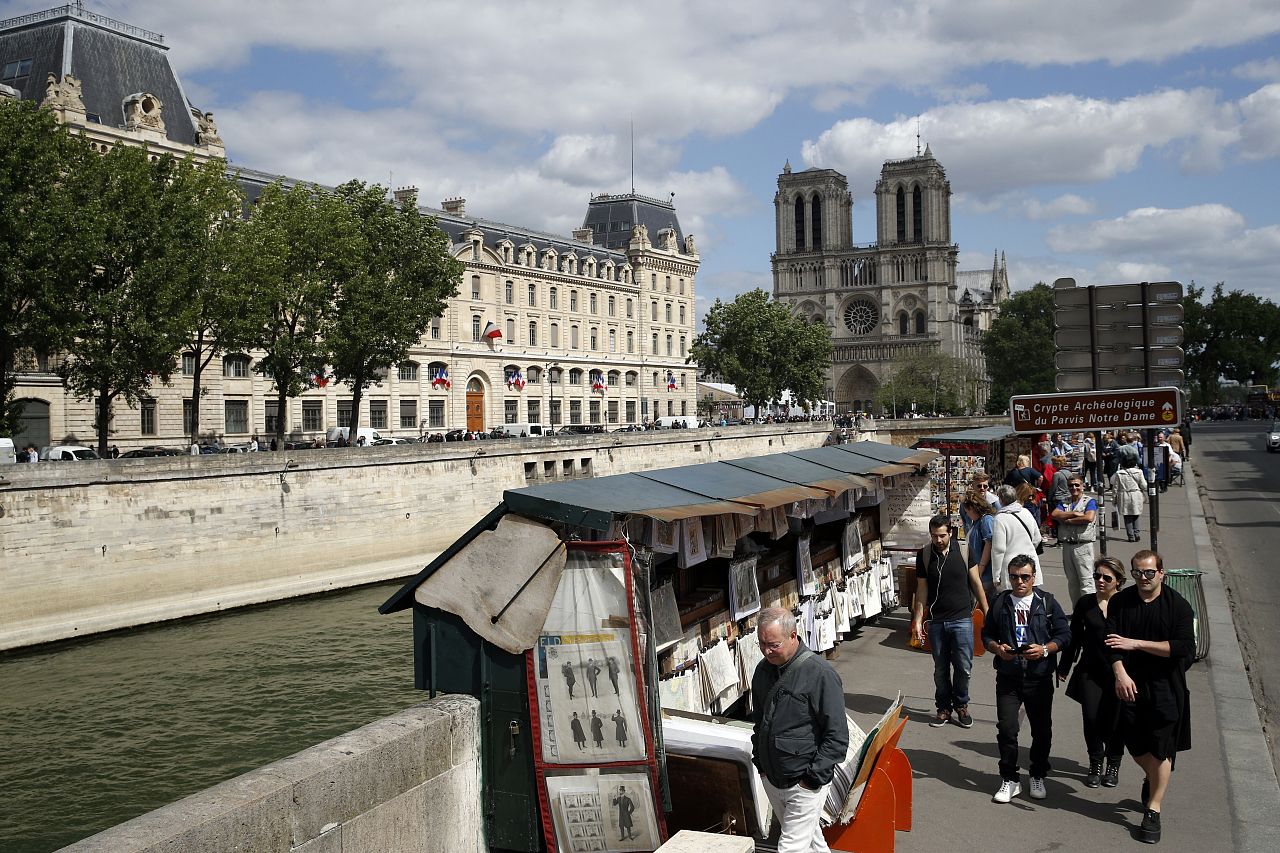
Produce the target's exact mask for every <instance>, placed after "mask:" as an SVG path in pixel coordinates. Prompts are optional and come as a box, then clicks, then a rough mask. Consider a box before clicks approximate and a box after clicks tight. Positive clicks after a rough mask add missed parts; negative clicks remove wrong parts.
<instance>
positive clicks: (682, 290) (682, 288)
mask: <svg viewBox="0 0 1280 853" xmlns="http://www.w3.org/2000/svg"><path fill="white" fill-rule="evenodd" d="M680 295H681V296H684V279H680Z"/></svg>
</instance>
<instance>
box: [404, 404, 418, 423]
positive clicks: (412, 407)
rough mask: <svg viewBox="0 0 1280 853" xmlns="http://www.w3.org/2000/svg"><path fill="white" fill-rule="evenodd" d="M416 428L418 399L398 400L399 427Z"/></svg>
mask: <svg viewBox="0 0 1280 853" xmlns="http://www.w3.org/2000/svg"><path fill="white" fill-rule="evenodd" d="M417 428H418V401H417V400H401V401H400V429H417Z"/></svg>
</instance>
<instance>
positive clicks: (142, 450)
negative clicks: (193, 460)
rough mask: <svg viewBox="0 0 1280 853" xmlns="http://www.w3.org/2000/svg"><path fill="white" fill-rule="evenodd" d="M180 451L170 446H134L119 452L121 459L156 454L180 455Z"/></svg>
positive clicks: (148, 456) (143, 457)
mask: <svg viewBox="0 0 1280 853" xmlns="http://www.w3.org/2000/svg"><path fill="white" fill-rule="evenodd" d="M181 455H182V451H180V450H174V449H173V448H172V447H157V446H150V447H135V448H134V449H133V450H126V451H125V452H124V453H121V454H120V458H121V459H152V458H154V457H156V456H181Z"/></svg>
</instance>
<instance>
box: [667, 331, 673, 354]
mask: <svg viewBox="0 0 1280 853" xmlns="http://www.w3.org/2000/svg"><path fill="white" fill-rule="evenodd" d="M667 355H675V348H674V347H673V346H672V345H671V336H670V335H667Z"/></svg>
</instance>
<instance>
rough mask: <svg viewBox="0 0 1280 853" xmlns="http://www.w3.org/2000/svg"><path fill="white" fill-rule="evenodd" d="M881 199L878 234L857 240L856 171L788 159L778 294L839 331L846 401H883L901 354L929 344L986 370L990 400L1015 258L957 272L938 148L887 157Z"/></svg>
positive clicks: (837, 393)
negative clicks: (799, 165) (990, 370)
mask: <svg viewBox="0 0 1280 853" xmlns="http://www.w3.org/2000/svg"><path fill="white" fill-rule="evenodd" d="M875 197H876V242H874V243H867V244H856V243H854V242H853V219H852V210H853V196H852V194H851V193H850V192H849V186H848V180H847V179H846V178H845V176H844V175H842V174H840V173H839V172H837V171H835V170H833V169H817V168H813V169H806V170H804V171H802V172H793V171H792V170H791V165H790V163H788V164H787V165H786V166H784V168H783V171H782V174H780V175H779V176H778V191H777V194H776V195H775V196H774V208H775V223H776V241H777V251H776V252H775V253H774V255H773V294H774V297H775V298H777V299H779V300H780V301H783V302H785V303H787V304H788V305H790V306H791V308H792V310H793V311H794V312H795V313H797V314H798V315H801V316H804V317H807V318H809V319H811V320H813V321H814V322H820V323H822V324H823V325H825V326H826V327H827V328H828V329H829V330H830V332H831V337H832V343H833V344H834V357H833V363H832V365H831V367H830V370H829V371H828V374H827V393H828V395H829V396H828V399H832V400H834V401H835V402H836V408H837V411H839V412H842V413H843V412H852V411H871V410H872V409H873V408H874V406H873V403H872V401H873V399H874V397H875V394H876V391H877V389H879V387H880V386H881V384H883V383H884V382H887V381H888V380H889V378H890V377H891V375H892V371H893V365H894V362H895V360H897V359H899V358H900V357H902V356H904V355H907V354H911V353H916V352H921V351H923V352H940V353H945V354H946V355H950V356H953V357H955V358H958V359H961V360H963V361H964V362H966V363H967V364H969V365H971V366H972V367H973V368H974V370H975V371H976V373H977V375H979V376H980V377H982V379H981V381H979V382H978V383H977V384H976V385H975V386H974V387H973V388H972V389H971V390H970V395H969V396H970V402H971V404H972V407H973V408H974V409H975V410H977V409H980V408H981V407H982V406H983V404H984V403H985V401H986V398H987V395H988V393H989V386H990V382H989V380H988V379H987V378H986V376H987V372H986V363H985V360H984V359H983V356H982V350H981V347H980V345H979V342H980V339H981V334H982V332H984V331H985V330H986V329H988V328H990V325H991V321H992V319H994V317H995V315H996V313H997V312H998V311H999V306H1000V303H1001V302H1003V301H1004V300H1005V299H1007V298H1008V296H1009V282H1008V275H1007V272H1006V270H1005V267H1004V265H1003V262H1002V261H999V260H997V262H996V263H995V264H994V265H993V268H992V269H991V270H989V271H985V272H976V273H975V272H957V270H956V257H957V254H958V252H959V248H958V247H957V246H956V245H955V244H953V243H952V242H951V184H950V182H949V181H948V180H947V176H946V172H945V170H944V169H943V168H942V166H941V164H939V163H938V161H937V160H936V159H935V158H934V156H933V153H932V152H931V151H929V150H928V149H927V148H926V149H925V151H924V153H923V154H920V155H917V156H916V157H911V158H908V159H906V160H892V161H889V162H887V163H885V164H884V167H883V169H882V170H881V173H880V180H879V181H877V183H876V188H875ZM961 291H963V292H961Z"/></svg>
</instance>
